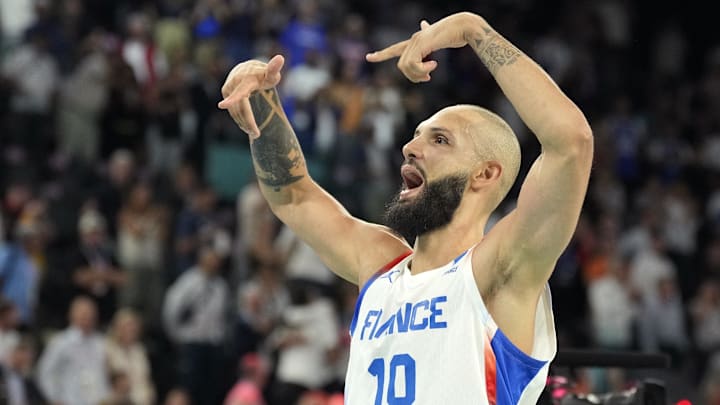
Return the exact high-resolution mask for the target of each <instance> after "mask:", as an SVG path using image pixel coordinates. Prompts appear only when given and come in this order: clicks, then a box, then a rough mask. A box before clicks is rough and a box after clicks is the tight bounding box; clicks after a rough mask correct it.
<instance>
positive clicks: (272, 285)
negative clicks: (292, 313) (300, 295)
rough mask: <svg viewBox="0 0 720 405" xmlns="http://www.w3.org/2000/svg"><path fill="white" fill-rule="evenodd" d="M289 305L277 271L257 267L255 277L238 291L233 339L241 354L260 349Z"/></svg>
mask: <svg viewBox="0 0 720 405" xmlns="http://www.w3.org/2000/svg"><path fill="white" fill-rule="evenodd" d="M289 304H290V297H289V295H288V292H287V289H286V288H285V285H284V283H283V276H282V274H281V272H280V270H279V269H278V268H275V267H271V266H268V265H265V264H262V263H261V264H259V265H258V266H257V267H256V274H254V275H253V277H252V278H251V279H250V280H248V281H247V282H244V283H242V284H241V285H240V287H239V290H238V306H237V313H238V325H237V330H236V336H237V340H238V346H239V348H238V351H239V353H240V354H241V355H242V354H243V353H246V352H253V351H256V350H258V349H259V348H260V346H261V345H262V343H263V341H264V340H265V339H266V338H267V337H268V335H270V333H271V332H272V331H273V329H275V327H276V326H277V325H278V324H279V323H280V321H281V319H282V315H283V313H284V312H285V309H286V308H287V307H288V305H289Z"/></svg>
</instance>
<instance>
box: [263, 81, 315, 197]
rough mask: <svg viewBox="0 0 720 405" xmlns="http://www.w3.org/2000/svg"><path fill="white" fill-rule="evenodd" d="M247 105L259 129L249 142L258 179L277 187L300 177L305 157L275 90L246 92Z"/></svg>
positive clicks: (276, 188)
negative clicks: (249, 94)
mask: <svg viewBox="0 0 720 405" xmlns="http://www.w3.org/2000/svg"><path fill="white" fill-rule="evenodd" d="M250 106H251V107H252V111H253V115H254V116H255V122H257V123H258V128H260V133H261V135H260V137H259V138H256V139H255V140H253V141H252V143H251V145H250V150H251V151H252V156H253V161H254V162H255V171H256V173H257V177H258V180H259V181H260V182H261V183H262V184H264V185H266V186H268V187H270V188H272V189H273V190H274V191H280V189H281V188H282V187H283V186H287V185H289V184H292V183H295V182H296V181H298V180H300V179H302V178H303V177H304V174H303V173H304V170H302V169H303V168H304V166H305V158H304V157H303V154H302V151H301V150H300V145H299V144H298V141H297V138H296V137H295V133H294V132H293V130H292V127H291V126H290V123H289V122H288V120H287V117H286V116H285V112H284V111H283V109H282V105H281V104H280V98H279V97H278V93H277V90H275V89H269V90H261V91H257V92H255V93H254V94H253V95H251V96H250ZM293 173H294V174H293Z"/></svg>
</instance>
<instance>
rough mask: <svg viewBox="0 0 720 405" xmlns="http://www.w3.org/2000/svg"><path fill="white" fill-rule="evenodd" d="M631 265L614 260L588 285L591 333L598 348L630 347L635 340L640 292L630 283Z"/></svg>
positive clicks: (617, 348)
mask: <svg viewBox="0 0 720 405" xmlns="http://www.w3.org/2000/svg"><path fill="white" fill-rule="evenodd" d="M629 267H630V266H629V260H627V259H619V260H615V261H613V263H611V264H610V271H609V272H608V273H607V274H605V275H604V276H602V277H600V278H598V279H596V280H594V281H592V282H591V283H590V285H589V286H588V298H589V300H590V311H591V320H592V325H593V329H592V331H593V333H592V335H593V336H594V337H595V344H596V345H598V346H599V347H602V348H606V349H615V350H628V349H630V348H632V345H633V343H634V342H633V339H634V336H633V334H634V329H635V320H636V314H637V305H636V298H637V293H636V292H635V291H634V290H633V289H632V286H631V285H630V284H629V282H628V281H629V279H628V277H629V271H630V269H629Z"/></svg>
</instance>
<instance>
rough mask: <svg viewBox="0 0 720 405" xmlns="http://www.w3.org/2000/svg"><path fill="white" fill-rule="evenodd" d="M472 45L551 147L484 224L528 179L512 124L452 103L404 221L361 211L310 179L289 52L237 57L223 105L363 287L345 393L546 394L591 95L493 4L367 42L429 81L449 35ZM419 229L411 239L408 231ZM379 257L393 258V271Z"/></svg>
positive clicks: (332, 254)
mask: <svg viewBox="0 0 720 405" xmlns="http://www.w3.org/2000/svg"><path fill="white" fill-rule="evenodd" d="M466 45H470V46H471V47H472V48H473V50H474V51H475V53H476V54H477V56H478V57H479V58H480V60H481V61H482V62H483V64H484V65H485V66H486V67H487V68H488V70H489V71H490V72H491V73H492V75H493V76H494V78H495V80H496V81H497V83H498V84H499V86H500V87H501V89H502V90H503V92H504V93H505V95H506V96H507V97H508V99H509V100H510V101H511V103H512V104H513V106H514V107H515V109H516V110H517V112H518V113H519V114H520V116H521V117H522V119H523V121H524V122H525V123H526V124H527V126H528V127H529V128H530V129H531V130H532V132H533V133H535V135H536V136H537V138H538V140H539V141H540V143H541V144H542V154H541V155H540V156H539V157H538V158H537V160H536V161H535V163H534V164H533V166H532V168H531V169H530V172H529V173H528V175H527V177H526V179H525V182H524V183H523V186H522V189H521V191H520V194H519V197H518V201H517V207H516V208H515V209H514V210H513V211H512V212H511V213H509V214H508V215H507V216H505V217H504V218H503V219H501V220H500V221H499V222H498V223H497V224H495V225H494V227H493V228H492V230H491V231H490V232H488V233H487V234H485V233H484V230H485V225H486V223H487V220H488V218H489V216H490V214H491V213H492V211H493V210H494V209H495V208H496V207H497V206H498V205H499V204H500V202H501V201H502V199H503V198H504V197H505V195H506V194H507V192H508V190H509V189H510V187H511V186H512V184H513V183H514V181H515V178H516V176H517V173H518V170H519V166H520V148H519V145H518V142H517V139H516V137H515V135H514V134H513V132H512V130H511V129H510V127H509V126H508V125H507V124H506V123H505V122H504V121H503V120H502V119H501V118H499V117H498V116H497V115H495V114H493V113H491V112H490V111H488V110H485V109H483V108H480V107H476V106H468V105H457V106H452V107H448V108H445V109H443V110H440V111H439V112H437V113H436V114H435V115H433V116H432V117H430V118H428V119H427V120H425V121H424V122H422V123H420V124H419V125H418V127H417V129H416V131H415V133H414V136H413V138H412V139H411V140H410V141H409V142H408V143H407V144H406V145H405V146H404V147H403V151H402V152H403V155H404V157H405V163H404V164H403V166H402V169H401V175H402V178H403V187H402V190H401V191H400V193H399V195H398V196H397V197H396V199H395V200H394V201H392V202H391V203H390V205H389V208H388V212H387V222H388V225H389V227H385V226H380V225H375V224H370V223H367V222H364V221H361V220H359V219H356V218H353V217H352V216H351V215H350V214H349V213H348V212H347V211H346V210H345V209H344V208H343V207H342V206H340V205H339V204H338V203H337V201H336V200H334V199H333V198H332V197H331V196H330V195H328V194H327V193H326V192H325V191H324V190H322V189H321V188H320V187H319V186H318V185H317V184H316V183H315V182H313V181H312V179H310V177H309V176H308V172H307V169H306V166H305V161H304V158H303V155H302V152H301V150H300V148H299V146H298V142H297V140H296V138H295V136H294V133H293V130H292V128H291V127H290V125H289V123H288V121H287V119H286V118H285V114H284V113H283V111H282V108H281V107H280V101H279V99H278V95H277V92H276V90H275V89H274V87H275V85H277V83H278V82H279V80H280V69H281V67H282V65H283V62H284V61H283V58H282V57H281V56H275V57H274V58H272V59H271V60H270V61H269V62H268V63H267V64H264V63H261V62H258V61H249V62H245V63H241V64H239V65H237V66H236V67H235V68H234V69H233V70H232V71H231V72H230V75H229V76H228V79H227V81H226V83H225V85H224V87H223V96H224V100H223V101H221V102H220V104H219V106H220V107H221V108H224V109H227V110H228V111H229V112H230V114H231V115H232V117H233V118H234V120H235V121H236V122H237V124H238V125H239V126H240V128H242V129H243V130H244V131H245V132H247V133H248V134H249V135H250V138H251V149H252V155H253V159H254V163H255V170H256V172H257V177H258V180H259V182H260V185H261V188H262V192H263V194H264V196H265V198H266V199H267V200H268V202H269V203H270V205H271V207H272V210H273V212H274V213H275V214H276V215H277V216H278V217H279V218H280V219H281V220H282V221H283V222H285V223H286V224H287V225H288V226H290V227H291V228H292V229H293V230H294V231H295V232H296V233H297V234H298V235H299V236H300V237H301V238H303V239H304V240H305V241H306V242H307V243H308V244H309V245H310V246H312V247H313V249H315V251H316V252H317V253H318V254H319V255H320V257H322V259H323V260H324V262H325V263H326V264H327V265H328V267H329V268H330V269H332V270H333V271H334V272H335V273H337V274H338V275H339V276H341V277H343V278H344V279H346V280H348V281H350V282H352V283H356V284H357V285H358V286H359V287H360V288H361V290H360V295H359V299H358V302H357V305H356V310H355V317H354V319H353V321H352V324H351V330H350V333H351V335H352V343H351V352H350V363H349V366H348V372H347V379H346V389H345V391H346V403H347V404H349V405H366V404H372V403H374V404H376V405H379V404H389V405H396V404H405V405H409V404H415V405H424V404H427V405H437V404H454V405H463V404H535V403H536V401H537V399H538V397H539V396H540V393H541V391H542V390H543V387H544V383H545V377H546V375H547V371H548V364H549V362H550V360H552V358H553V357H554V355H555V352H556V341H555V327H554V322H553V316H552V312H551V305H550V293H549V289H548V287H547V280H548V278H549V277H550V274H551V272H552V270H553V268H554V265H555V262H556V260H557V258H558V257H559V256H560V254H561V252H562V251H563V249H564V248H565V247H566V245H567V243H568V242H569V240H570V238H571V236H572V234H573V231H574V229H575V226H576V223H577V220H578V216H579V213H580V209H581V207H582V203H583V199H584V196H585V192H586V189H587V184H588V178H589V174H590V166H591V162H592V151H593V142H592V133H591V130H590V127H589V125H588V123H587V121H586V119H585V117H584V116H583V114H582V112H581V111H580V110H579V109H578V108H577V106H576V105H575V104H574V103H573V102H572V101H570V100H569V99H568V98H567V97H566V96H565V95H564V94H563V93H562V91H561V90H560V89H559V88H558V87H557V85H556V84H555V83H554V82H553V81H552V80H551V79H550V77H549V76H548V75H547V74H546V73H545V72H544V71H543V70H542V69H541V68H540V67H539V66H538V65H537V64H536V63H534V62H533V61H532V60H531V59H530V58H529V57H527V56H526V55H525V54H523V53H522V52H521V51H519V50H518V49H517V48H515V47H514V46H513V45H512V44H511V43H510V42H509V41H508V40H506V39H505V38H503V37H502V36H501V35H500V34H498V33H497V32H496V31H495V30H493V28H492V27H491V26H490V25H489V24H488V23H487V22H486V21H485V20H484V19H483V18H482V17H480V16H478V15H475V14H471V13H458V14H453V15H451V16H448V17H446V18H444V19H442V20H440V21H438V22H436V23H434V24H428V23H427V22H425V21H423V22H422V23H421V29H420V31H418V32H416V33H415V34H413V35H412V37H411V38H410V39H408V40H406V41H403V42H400V43H397V44H395V45H392V46H390V47H388V48H386V49H384V50H382V51H379V52H374V53H371V54H369V55H367V60H368V61H370V62H382V61H385V60H388V59H392V58H399V61H398V67H399V68H400V70H401V71H402V72H403V74H405V76H406V77H407V78H408V79H409V80H411V81H413V82H422V81H428V80H430V73H431V72H432V71H433V70H434V69H435V68H436V67H437V62H436V61H432V60H430V61H424V60H423V59H424V58H425V57H427V56H428V55H430V54H431V53H432V52H434V51H436V50H439V49H443V48H460V47H463V46H466ZM409 234H413V235H416V239H415V241H414V246H413V248H412V249H411V248H410V247H409V246H408V245H407V244H406V242H405V241H404V240H403V238H401V237H399V236H398V235H409ZM378 269H381V270H380V271H378Z"/></svg>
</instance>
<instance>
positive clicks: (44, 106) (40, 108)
mask: <svg viewBox="0 0 720 405" xmlns="http://www.w3.org/2000/svg"><path fill="white" fill-rule="evenodd" d="M2 73H3V74H4V75H5V76H7V77H9V78H10V79H11V80H13V81H14V82H15V84H16V85H17V92H15V93H14V94H13V96H12V98H11V100H10V105H11V106H12V109H13V111H15V112H24V113H47V112H49V111H50V104H51V101H52V95H53V93H54V92H55V89H56V88H57V84H58V83H59V82H60V72H59V70H58V67H57V64H56V63H55V60H54V59H53V58H52V56H51V55H50V54H49V53H48V52H39V51H38V49H37V48H35V47H34V46H32V45H30V44H28V45H23V46H21V47H19V48H17V50H15V51H14V52H13V53H11V54H10V55H9V56H8V57H7V58H6V59H5V61H4V63H3V66H2Z"/></svg>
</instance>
